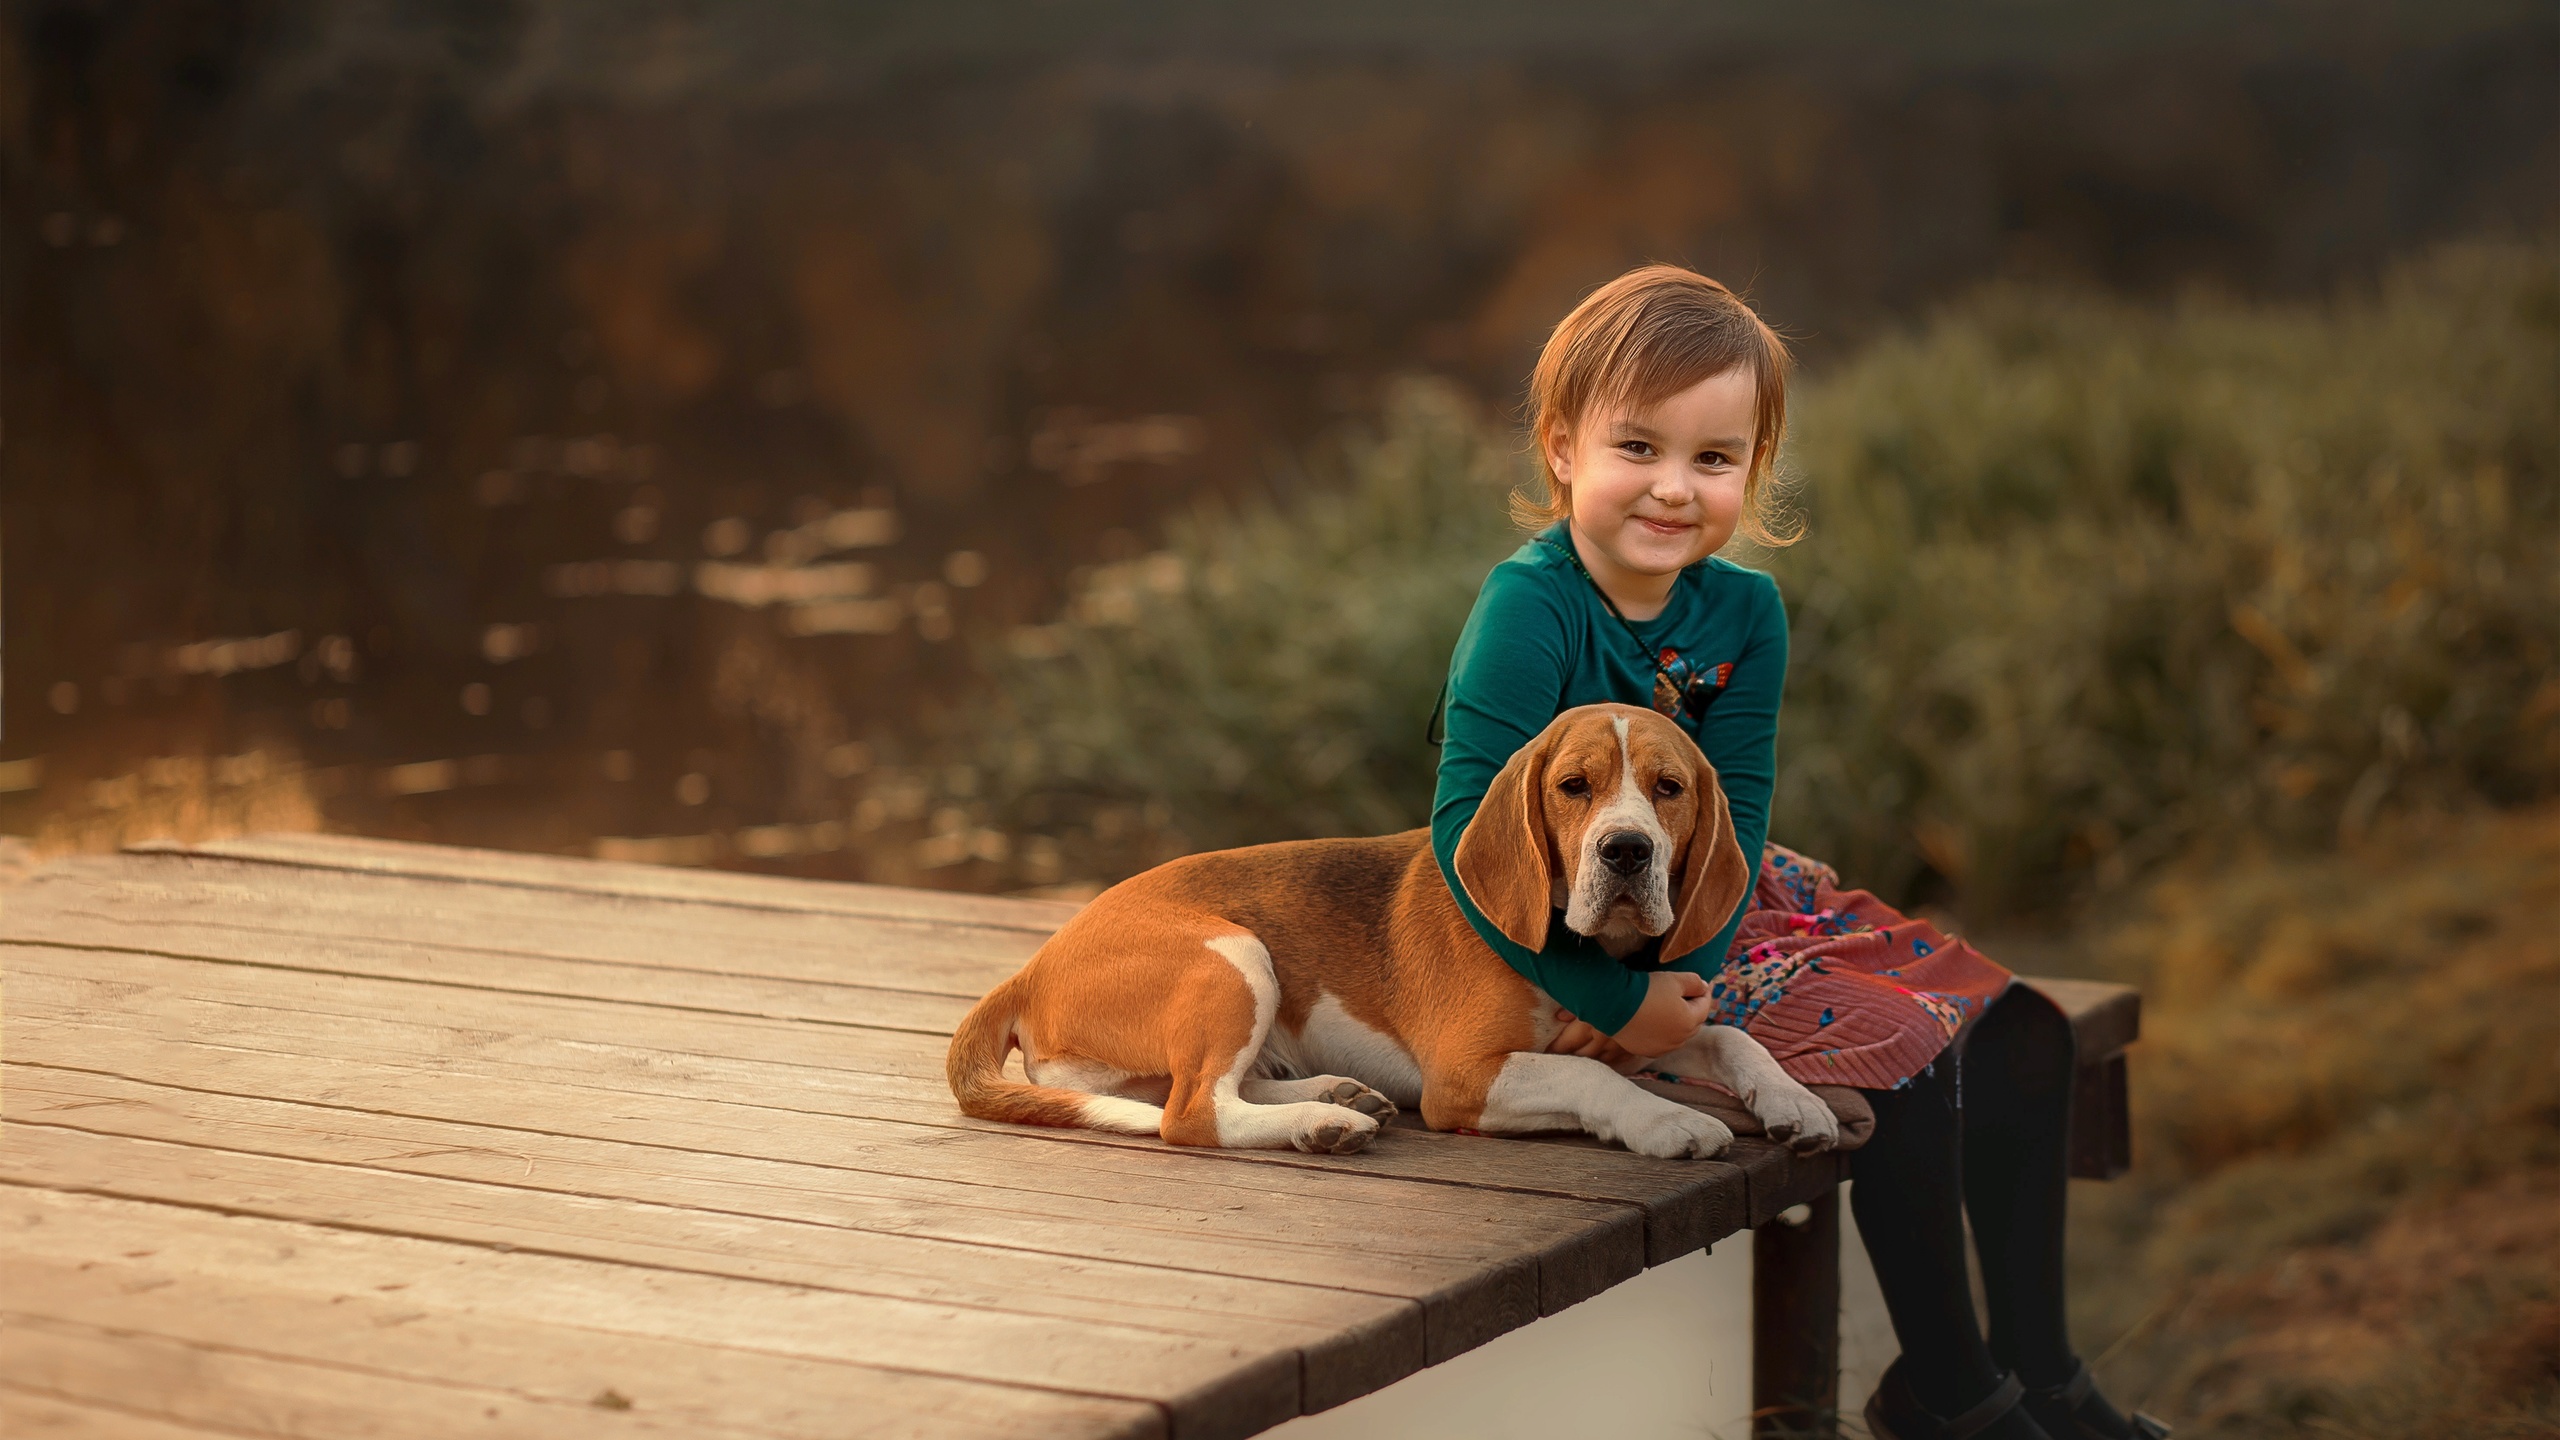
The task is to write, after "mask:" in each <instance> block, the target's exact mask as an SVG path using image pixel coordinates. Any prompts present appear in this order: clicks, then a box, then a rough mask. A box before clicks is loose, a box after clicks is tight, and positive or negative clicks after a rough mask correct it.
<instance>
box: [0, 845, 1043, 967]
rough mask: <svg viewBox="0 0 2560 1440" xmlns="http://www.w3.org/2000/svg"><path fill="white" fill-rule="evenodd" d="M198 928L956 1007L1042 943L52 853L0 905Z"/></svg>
mask: <svg viewBox="0 0 2560 1440" xmlns="http://www.w3.org/2000/svg"><path fill="white" fill-rule="evenodd" d="M208 930H229V931H232V932H235V933H239V934H244V935H248V936H251V937H255V938H259V939H264V940H267V941H270V942H273V941H276V940H279V939H281V938H282V937H284V936H287V935H303V936H308V937H311V938H312V939H313V940H316V941H321V942H341V941H389V942H405V943H409V944H417V945H448V946H449V945H457V944H472V945H477V946H480V947H482V948H485V949H488V950H490V951H492V952H494V953H501V954H515V953H521V954H529V955H535V956H541V957H546V958H550V959H555V960H597V961H609V962H614V963H618V964H624V965H640V966H653V967H658V968H664V969H670V970H674V971H678V972H681V973H689V974H702V973H705V972H719V973H726V974H732V975H739V976H746V977H753V978H765V979H777V980H800V981H808V982H813V983H824V984H862V985H869V986H872V987H874V988H878V989H883V990H900V991H909V992H919V993H925V994H942V995H951V996H955V997H958V998H960V999H963V1000H974V999H976V998H977V997H978V996H979V995H981V994H984V993H985V992H986V991H987V989H988V988H989V987H991V986H993V985H994V984H996V983H997V982H998V981H1000V980H1002V979H1004V978H1005V977H1006V976H1008V975H1010V974H1012V973H1013V972H1014V971H1015V970H1016V969H1018V968H1020V966H1021V964H1022V962H1023V961H1024V960H1026V959H1028V958H1030V955H1031V952H1032V951H1034V950H1036V949H1037V948H1039V945H1040V942H1041V940H1042V939H1044V938H1046V937H1045V932H1039V931H1029V930H1023V929H1020V928H988V927H973V926H968V925H961V924H956V923H955V924H938V923H934V922H931V921H926V920H918V919H913V918H879V917H866V916H859V915H856V916H845V915H833V914H825V913H815V912H807V911H788V910H773V911H767V910H753V909H746V910H741V909H733V908H725V907H722V906H718V905H714V904H708V903H676V902H659V903H651V902H642V901H635V900H631V899H628V898H623V897H617V896H611V895H590V894H582V893H574V892H564V891H542V890H520V889H509V888H506V887H503V886H494V885H458V884H452V883H447V882H437V881H428V880H417V879H409V878H403V877H397V876H386V877H368V876H363V875H349V874H337V873H331V872H325V871H303V870H291V869H281V868H277V867H270V866H260V865H252V864H242V863H235V862H228V861H207V860H190V859H180V858H171V857H147V856H83V857H73V858H70V859H66V860H61V861H57V862H55V863H54V864H53V865H50V866H48V867H46V869H44V870H43V871H41V872H39V873H38V875H37V876H35V877H34V878H32V879H30V880H29V881H27V882H26V883H25V884H23V885H21V886H20V887H18V888H17V889H16V890H14V891H13V892H12V893H11V897H10V903H9V905H8V907H7V909H6V911H5V912H0V938H12V937H24V938H27V939H30V940H40V941H48V942H54V943H61V942H71V943H93V944H99V945H105V946H109V947H124V948H131V949H138V950H146V951H147V950H158V949H162V948H171V947H166V946H164V945H163V944H162V943H161V941H162V938H163V937H171V936H175V937H189V936H197V935H201V934H202V933H203V932H205V931H208ZM466 937H467V938H466ZM174 948H180V949H183V948H185V947H184V946H183V945H180V946H177V947H174Z"/></svg>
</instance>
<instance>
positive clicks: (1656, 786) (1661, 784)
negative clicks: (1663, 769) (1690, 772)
mask: <svg viewBox="0 0 2560 1440" xmlns="http://www.w3.org/2000/svg"><path fill="white" fill-rule="evenodd" d="M1653 793H1654V794H1656V795H1659V796H1661V797H1662V798H1663V799H1665V800H1668V799H1670V798H1671V797H1672V796H1674V795H1677V794H1679V793H1680V782H1679V781H1677V780H1674V779H1672V778H1671V777H1670V776H1668V775H1665V776H1663V777H1662V778H1661V779H1659V780H1656V781H1654V782H1653Z"/></svg>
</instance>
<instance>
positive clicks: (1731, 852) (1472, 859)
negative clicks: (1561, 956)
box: [1457, 705, 1751, 963]
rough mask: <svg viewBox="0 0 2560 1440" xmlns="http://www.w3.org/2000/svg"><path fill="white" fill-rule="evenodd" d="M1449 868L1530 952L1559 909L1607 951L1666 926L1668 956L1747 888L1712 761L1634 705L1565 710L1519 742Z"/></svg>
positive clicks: (1687, 947) (1706, 931)
mask: <svg viewBox="0 0 2560 1440" xmlns="http://www.w3.org/2000/svg"><path fill="white" fill-rule="evenodd" d="M1457 870H1458V881H1459V883H1460V884H1462V885H1464V886H1465V887H1466V890H1467V894H1468V896H1469V897H1470V898H1472V899H1473V900H1474V901H1475V902H1476V908H1478V909H1480V910H1482V911H1483V912H1484V914H1485V918H1486V919H1488V920H1491V921H1492V922H1493V923H1494V926H1495V928H1496V929H1499V930H1500V931H1501V932H1502V933H1503V934H1504V935H1507V936H1509V937H1510V938H1511V939H1512V940H1514V941H1516V942H1518V943H1519V944H1522V945H1525V946H1527V947H1528V948H1530V949H1532V950H1538V949H1543V948H1544V947H1545V945H1546V943H1547V915H1548V912H1549V911H1550V910H1554V909H1562V910H1563V911H1564V923H1565V925H1566V927H1567V928H1568V929H1571V930H1573V931H1574V932H1576V933H1577V934H1582V935H1588V936H1591V937H1593V938H1595V939H1597V940H1599V941H1601V943H1602V944H1604V945H1606V946H1608V948H1610V949H1611V950H1612V951H1613V952H1619V953H1623V952H1624V951H1627V950H1631V949H1633V948H1635V946H1637V945H1638V944H1641V943H1642V941H1643V940H1644V939H1645V937H1648V936H1654V935H1662V936H1664V937H1665V938H1664V939H1663V942H1662V950H1661V958H1662V960H1663V961H1664V962H1666V963H1667V962H1669V961H1672V960H1676V959H1678V958H1680V957H1681V956H1683V955H1685V954H1687V953H1689V952H1690V951H1692V950H1695V949H1697V948H1698V947H1699V946H1701V945H1704V944H1706V943H1707V942H1708V941H1709V940H1712V939H1714V938H1715V935H1716V932H1717V931H1718V930H1721V929H1723V928H1724V922H1725V920H1726V919H1727V918H1728V917H1730V916H1731V915H1732V914H1733V909H1734V907H1735V906H1737V905H1739V904H1741V903H1742V900H1743V897H1744V896H1745V895H1746V894H1748V893H1749V892H1750V886H1751V867H1750V865H1749V864H1748V863H1747V862H1746V861H1745V860H1744V859H1743V855H1742V847H1741V846H1740V845H1739V844H1738V843H1736V841H1735V839H1734V834H1733V816H1732V814H1731V812H1730V811H1729V810H1727V808H1726V806H1725V800H1724V790H1723V788H1722V787H1721V786H1719V785H1717V784H1716V772H1715V767H1714V766H1712V765H1709V764H1708V763H1707V757H1706V756H1704V755H1702V754H1700V753H1699V751H1698V747H1697V745H1696V743H1695V742H1693V741H1691V740H1690V738H1689V737H1688V735H1687V734H1686V733H1685V732H1683V731H1682V730H1681V729H1680V727H1679V726H1677V725H1674V724H1672V723H1671V722H1670V721H1669V720H1666V719H1664V718H1663V717H1662V716H1660V715H1658V714H1655V713H1654V712H1653V711H1651V710H1642V709H1638V708H1636V707H1635V706H1632V705H1584V706H1579V707H1577V708H1575V709H1572V710H1567V711H1566V712H1564V713H1563V714H1561V715H1558V716H1557V717H1556V718H1555V719H1554V720H1553V721H1552V722H1551V723H1549V724H1548V726H1547V728H1546V729H1545V730H1543V731H1541V732H1540V733H1539V735H1538V737H1537V738H1536V739H1534V740H1531V741H1530V742H1529V743H1528V744H1526V745H1524V746H1522V747H1520V753H1518V754H1517V755H1514V756H1512V757H1511V762H1510V763H1509V764H1507V765H1505V766H1503V767H1502V773H1501V774H1499V775H1496V776H1495V777H1494V779H1493V788H1491V789H1490V790H1487V791H1486V792H1485V797H1484V803H1483V804H1482V805H1481V806H1479V807H1478V808H1477V810H1476V814H1475V819H1474V820H1472V821H1470V822H1469V823H1468V825H1467V831H1466V834H1464V835H1462V836H1460V837H1459V839H1458V863H1457ZM1675 876H1676V877H1678V878H1677V879H1676V880H1675V879H1674V878H1673V877H1675Z"/></svg>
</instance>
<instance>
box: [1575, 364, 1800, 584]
mask: <svg viewBox="0 0 2560 1440" xmlns="http://www.w3.org/2000/svg"><path fill="white" fill-rule="evenodd" d="M1758 399H1759V386H1758V385H1757V383H1756V382H1755V381H1754V380H1753V379H1752V375H1751V371H1750V369H1749V368H1748V367H1745V366H1736V367H1734V368H1733V369H1730V370H1726V371H1724V372H1722V373H1721V374H1716V375H1710V376H1708V377H1707V378H1706V379H1704V380H1701V381H1699V382H1698V383H1697V384H1695V385H1692V386H1690V387H1689V388H1688V389H1686V390H1683V391H1681V392H1680V393H1678V394H1676V395H1673V396H1671V397H1670V398H1669V399H1667V400H1664V401H1662V402H1660V403H1659V404H1656V405H1653V406H1651V407H1650V408H1647V409H1643V410H1621V411H1618V412H1615V413H1611V412H1607V411H1594V412H1593V413H1592V414H1591V415H1589V416H1587V417H1585V419H1584V421H1583V423H1581V424H1579V425H1576V426H1573V427H1572V428H1571V429H1570V430H1565V429H1562V428H1560V429H1559V430H1558V431H1557V433H1555V434H1553V435H1550V436H1549V437H1548V438H1547V464H1548V466H1549V467H1550V468H1552V469H1553V471H1554V472H1555V477H1556V479H1557V480H1559V481H1561V482H1563V484H1564V485H1565V487H1566V490H1567V495H1568V499H1569V500H1570V502H1571V505H1572V513H1573V528H1574V530H1575V531H1576V532H1578V533H1579V534H1580V536H1581V537H1582V539H1583V540H1584V541H1585V542H1587V544H1588V545H1589V546H1590V547H1591V548H1594V549H1596V550H1598V551H1599V556H1598V557H1593V558H1597V559H1603V560H1605V561H1606V562H1607V565H1606V567H1605V568H1609V569H1615V570H1618V571H1620V572H1622V573H1621V574H1620V575H1616V576H1609V575H1601V574H1599V573H1598V572H1599V571H1601V570H1602V569H1603V568H1604V567H1603V566H1602V565H1598V564H1594V565H1593V567H1592V568H1593V570H1594V572H1595V578H1599V579H1601V580H1602V581H1603V582H1604V584H1605V582H1606V581H1608V580H1611V579H1618V580H1621V581H1626V580H1635V579H1636V577H1639V576H1642V577H1648V578H1658V577H1668V576H1672V575H1676V574H1677V573H1679V571H1680V570H1681V569H1683V568H1684V567H1686V566H1690V565H1694V564H1696V563H1697V562H1699V561H1700V560H1703V559H1705V558H1707V557H1708V556H1710V555H1712V554H1714V553H1715V552H1716V551H1718V550H1720V549H1722V548H1724V543H1725V542H1726V541H1727V540H1730V539H1732V538H1733V527H1734V526H1735V525H1736V524H1737V523H1739V522H1740V520H1741V518H1742V489H1743V482H1744V481H1745V480H1747V479H1748V478H1749V477H1750V474H1751V437H1752V432H1753V429H1754V425H1753V420H1754V418H1755V417H1754V416H1753V413H1752V410H1753V406H1754V405H1755V404H1756V403H1757V402H1758ZM1637 583H1638V584H1639V585H1641V584H1642V582H1641V581H1637ZM1646 588H1650V587H1646Z"/></svg>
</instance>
